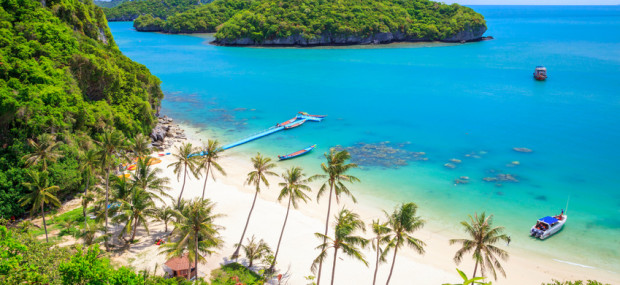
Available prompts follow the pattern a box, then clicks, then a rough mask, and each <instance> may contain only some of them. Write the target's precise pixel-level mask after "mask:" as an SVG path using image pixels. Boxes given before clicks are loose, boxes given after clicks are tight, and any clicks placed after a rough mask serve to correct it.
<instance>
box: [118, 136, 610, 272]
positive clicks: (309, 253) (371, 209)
mask: <svg viewBox="0 0 620 285" xmlns="http://www.w3.org/2000/svg"><path fill="white" fill-rule="evenodd" d="M193 144H194V145H200V144H201V143H200V142H196V141H194V142H193ZM168 151H174V150H168ZM231 153H232V152H226V153H225V155H224V156H223V157H222V158H221V160H220V163H221V165H222V166H223V167H224V169H225V170H226V172H227V173H228V175H227V176H226V177H223V176H222V175H220V174H216V179H217V182H213V181H212V180H209V182H208V184H207V189H206V195H205V196H206V198H209V199H211V200H212V201H214V202H216V203H217V205H216V211H217V212H218V213H222V214H225V215H226V217H223V218H221V219H219V220H217V223H218V224H219V225H222V226H224V227H225V229H224V230H223V231H221V235H222V238H223V240H224V241H225V245H224V247H223V248H222V249H221V250H219V252H218V253H217V254H215V255H213V256H211V257H209V258H208V260H207V263H206V264H201V265H199V276H205V275H207V274H208V273H209V272H210V271H211V270H212V269H215V268H217V267H219V266H220V265H221V264H223V263H226V262H227V261H228V258H229V256H230V255H231V254H232V253H233V251H234V247H233V245H234V244H235V243H237V242H238V241H239V238H240V236H241V232H242V231H243V227H244V225H245V221H246V218H247V214H248V211H249V209H250V206H251V204H252V199H253V190H254V188H253V187H250V186H244V185H243V182H244V181H245V177H246V175H247V172H249V171H251V167H252V166H251V164H250V159H249V157H247V158H240V157H234V156H231ZM160 158H161V159H162V163H160V164H157V165H156V167H159V168H162V169H163V170H164V175H166V176H168V177H170V179H171V185H170V186H171V187H172V190H171V191H170V195H172V197H174V198H175V199H176V197H178V195H179V192H180V189H181V184H182V180H181V181H177V179H176V175H174V174H173V171H172V168H167V167H166V166H167V165H168V164H170V163H172V156H165V157H160ZM276 172H277V173H282V172H283V171H282V169H278V170H277V171H276ZM308 174H310V173H308ZM188 177H189V176H188ZM280 179H281V178H278V177H274V178H270V182H271V185H272V186H271V188H269V189H262V193H261V194H260V195H259V199H258V200H257V202H256V207H255V209H254V213H253V214H252V219H251V221H250V225H249V227H248V231H247V233H246V238H248V237H251V236H252V235H255V236H256V237H257V238H262V239H264V240H265V241H266V242H267V243H268V244H269V245H270V246H271V247H272V249H273V250H274V251H275V247H276V245H277V242H278V237H279V234H280V230H281V227H282V223H283V221H284V215H285V213H286V203H285V202H286V201H284V203H278V202H277V201H276V198H277V194H278V191H279V188H278V187H277V186H276V185H277V183H278V182H280ZM203 182H204V180H196V179H193V178H190V179H188V181H187V184H186V186H185V192H184V194H183V198H184V199H191V198H194V197H200V195H201V194H202V186H203ZM318 185H319V184H318V183H317V184H314V185H313V190H314V192H313V194H311V195H310V196H311V197H312V198H315V197H316V190H318ZM326 196H327V195H325V196H324V197H323V198H322V200H321V201H319V202H320V203H318V204H317V202H316V201H311V202H310V203H308V204H302V205H301V206H300V209H299V210H291V213H290V215H289V219H288V223H287V226H286V229H285V232H284V237H283V240H282V245H281V248H280V255H279V256H278V266H277V268H278V270H280V272H281V273H284V274H285V275H286V282H282V284H308V283H309V282H308V281H307V280H306V279H305V276H308V275H311V272H310V265H311V263H312V261H313V260H314V258H315V257H316V255H317V254H318V251H317V250H315V247H316V246H317V245H319V243H320V241H319V240H318V239H317V238H316V237H315V236H314V233H315V232H323V231H324V221H325V214H326V213H327V211H326V210H327V199H326ZM357 198H358V200H359V201H358V202H359V203H358V204H353V203H352V202H351V201H350V200H349V199H347V198H345V199H343V201H341V204H340V205H335V204H334V205H335V206H334V207H333V208H332V214H331V215H332V216H333V215H334V214H335V213H336V212H337V211H338V210H339V209H341V208H342V207H343V206H346V207H347V208H349V209H352V210H353V211H355V212H356V213H358V214H360V215H361V217H362V218H363V220H364V221H365V222H366V223H367V224H369V223H371V221H372V220H373V219H376V218H383V217H384V215H383V213H382V209H386V210H388V211H391V210H392V209H393V207H394V206H395V205H396V204H397V203H398V202H390V201H377V200H376V199H374V198H372V197H368V196H363V195H357ZM429 227H430V225H427V227H426V228H425V229H423V230H420V231H418V232H416V233H415V234H414V236H416V237H417V238H419V239H421V240H423V241H424V242H426V243H427V246H426V247H425V249H426V254H424V255H418V254H416V253H415V252H413V251H412V250H410V249H408V248H404V249H403V250H401V251H399V255H398V257H397V259H396V266H395V268H394V274H393V276H392V282H391V284H443V283H447V282H451V283H455V282H459V281H460V280H461V279H460V277H459V276H458V274H457V273H456V270H455V268H456V267H457V266H456V265H455V264H454V262H453V261H452V257H453V256H454V253H455V251H456V250H457V249H458V248H457V246H456V245H455V246H449V245H448V239H449V238H457V237H464V236H463V235H461V236H458V235H457V236H455V235H454V233H452V232H448V230H447V229H446V230H441V229H440V228H438V227H437V228H433V229H430V228H429ZM163 228H164V227H163V224H162V223H160V222H153V223H152V224H151V226H150V230H151V236H150V237H147V236H146V233H144V232H143V231H140V232H139V233H138V238H139V239H141V241H140V242H139V243H137V244H136V245H133V246H132V248H131V249H130V250H129V251H126V252H125V253H124V254H123V255H121V256H118V257H115V258H114V259H115V260H116V261H118V262H121V263H123V264H128V265H131V266H133V267H135V268H136V269H149V270H153V269H154V268H155V266H156V264H158V271H157V273H158V274H161V273H162V272H163V271H162V270H161V265H162V264H163V263H164V262H165V261H166V258H165V256H163V255H159V254H158V247H157V246H155V245H153V241H154V240H155V239H156V238H159V237H162V236H164V233H163V231H164V230H163ZM168 230H169V231H170V230H172V226H171V225H169V229H168ZM365 235H366V236H367V237H371V236H372V232H371V231H370V230H368V231H367V232H366V234H365ZM502 247H503V248H504V249H506V250H508V251H509V253H510V259H509V260H508V261H505V262H503V263H502V264H503V265H504V267H505V269H506V274H507V278H504V277H501V276H498V280H497V281H493V283H494V284H540V283H542V282H550V281H551V279H558V280H577V279H597V280H599V281H603V282H607V283H610V284H620V274H619V273H614V272H608V271H604V270H600V269H596V268H585V267H581V266H577V265H571V264H567V263H561V262H558V261H554V260H553V259H552V258H549V257H542V256H535V255H534V256H532V253H529V252H524V251H523V250H520V249H518V248H513V247H512V246H511V247H506V246H502ZM364 254H365V256H366V259H367V260H368V262H369V266H368V267H366V266H364V264H363V263H361V262H359V261H356V260H353V259H350V258H348V257H346V256H344V254H342V252H340V253H339V255H338V256H339V257H341V258H339V259H338V261H337V270H336V276H335V282H334V283H335V284H371V283H372V274H373V271H374V252H373V251H372V249H371V248H367V249H366V250H365V251H364ZM390 260H391V256H390ZM389 266H390V263H386V264H382V265H381V267H380V268H379V274H378V277H377V280H378V281H377V283H378V284H382V283H384V282H385V280H386V278H387V275H388V273H389ZM331 267H332V256H331V254H330V256H329V257H328V258H327V261H326V262H325V263H324V265H323V274H322V275H323V277H322V283H323V284H328V282H329V281H330V278H331ZM458 268H460V269H462V270H464V271H465V272H466V273H467V274H468V275H471V273H472V270H473V262H471V261H470V259H469V258H465V260H464V262H463V263H461V264H460V265H459V266H458Z"/></svg>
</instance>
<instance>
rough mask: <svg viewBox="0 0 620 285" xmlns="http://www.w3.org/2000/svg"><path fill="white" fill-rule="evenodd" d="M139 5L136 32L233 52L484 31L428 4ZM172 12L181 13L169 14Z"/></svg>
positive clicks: (392, 0) (476, 20)
mask: <svg viewBox="0 0 620 285" xmlns="http://www.w3.org/2000/svg"><path fill="white" fill-rule="evenodd" d="M150 1H154V0H147V1H139V2H142V3H147V2H150ZM168 1H170V0H168ZM177 1H178V2H179V3H181V2H183V0H177ZM195 3H196V2H193V3H192V4H195ZM130 4H132V2H126V3H123V4H121V5H119V6H117V7H115V8H111V9H106V13H107V14H106V15H107V18H108V20H116V19H117V18H118V16H117V15H118V14H117V12H114V13H112V14H110V13H111V12H109V11H118V10H122V9H124V10H127V8H124V5H125V6H127V5H130ZM183 4H184V5H190V4H189V3H185V2H183ZM134 5H137V4H134ZM141 5H142V6H144V7H148V9H146V8H143V9H142V10H140V9H138V10H139V11H138V10H132V11H133V12H131V14H132V17H130V18H133V17H135V20H134V27H135V28H136V30H138V31H143V32H164V33H216V34H215V41H214V43H215V44H218V45H231V46H316V45H355V44H385V43H391V42H420V41H443V42H469V41H477V40H481V39H483V37H482V35H483V34H484V32H486V30H487V26H486V21H485V20H484V16H482V15H481V14H479V13H476V12H475V11H474V10H473V9H471V8H468V7H464V6H461V5H458V4H452V5H447V4H443V3H438V2H433V1H429V0H414V1H403V0H373V1H371V0H361V1H359V0H341V1H338V2H331V1H314V0H291V1H286V2H282V1H280V0H262V1H258V0H216V1H213V2H212V3H208V4H200V5H190V6H191V7H186V6H184V8H182V9H180V8H178V7H177V8H174V7H172V6H166V7H167V8H166V10H165V11H163V10H162V9H155V8H154V7H155V6H157V7H159V6H161V3H160V4H156V5H155V4H153V5H154V6H153V5H146V4H141ZM136 8H137V6H136ZM178 10H183V11H181V12H178V13H174V14H170V12H171V11H178ZM138 14H139V15H140V16H137V15H138ZM123 15H125V16H127V13H125V14H123ZM125 16H124V17H125ZM127 19H129V18H127Z"/></svg>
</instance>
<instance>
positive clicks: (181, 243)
mask: <svg viewBox="0 0 620 285" xmlns="http://www.w3.org/2000/svg"><path fill="white" fill-rule="evenodd" d="M183 202H184V201H183V200H182V201H181V203H179V205H183V206H182V207H181V211H180V213H179V215H178V220H177V221H175V222H174V230H173V231H172V233H171V235H172V237H173V238H174V240H175V241H174V242H170V243H167V244H164V245H163V247H162V250H163V251H162V252H163V253H166V254H167V255H168V257H172V256H183V255H184V254H185V253H188V258H189V260H190V263H191V262H192V261H193V262H194V266H195V268H196V274H198V261H201V262H204V261H205V258H204V255H211V254H212V253H214V250H213V249H217V248H220V247H222V244H223V241H222V240H221V238H220V235H219V231H220V230H221V229H223V227H221V226H218V225H216V224H214V221H215V219H217V218H219V217H222V215H220V214H215V213H214V207H215V204H214V203H213V202H211V200H209V199H204V200H203V199H194V200H192V201H189V202H186V203H183ZM188 272H190V274H188V279H189V278H190V276H191V268H188Z"/></svg>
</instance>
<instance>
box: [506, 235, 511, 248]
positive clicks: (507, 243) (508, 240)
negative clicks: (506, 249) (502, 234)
mask: <svg viewBox="0 0 620 285" xmlns="http://www.w3.org/2000/svg"><path fill="white" fill-rule="evenodd" d="M510 241H511V239H510V236H508V239H507V240H506V246H509V245H510Z"/></svg>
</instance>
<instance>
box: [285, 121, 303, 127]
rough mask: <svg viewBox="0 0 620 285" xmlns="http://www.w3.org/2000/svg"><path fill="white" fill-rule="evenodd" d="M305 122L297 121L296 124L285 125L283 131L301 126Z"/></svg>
mask: <svg viewBox="0 0 620 285" xmlns="http://www.w3.org/2000/svg"><path fill="white" fill-rule="evenodd" d="M305 122H306V120H301V121H299V122H297V123H294V124H289V125H285V126H284V128H285V129H292V128H295V127H299V126H301V124H303V123H305Z"/></svg>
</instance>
